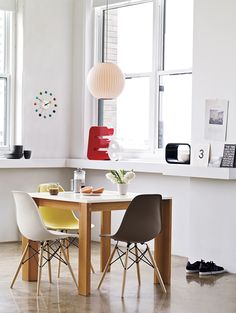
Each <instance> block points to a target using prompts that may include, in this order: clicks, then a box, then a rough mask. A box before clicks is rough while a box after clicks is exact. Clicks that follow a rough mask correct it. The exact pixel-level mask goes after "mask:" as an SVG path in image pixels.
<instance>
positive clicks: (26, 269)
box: [22, 236, 38, 281]
mask: <svg viewBox="0 0 236 313" xmlns="http://www.w3.org/2000/svg"><path fill="white" fill-rule="evenodd" d="M28 242H29V243H30V245H31V247H32V248H34V249H35V250H38V242H36V241H31V240H28V239H27V238H25V237H23V236H22V251H23V250H24V248H25V247H26V245H27V243H28ZM33 254H34V251H33V250H32V249H30V248H29V249H28V251H27V253H26V255H25V260H27V259H29V260H28V261H27V262H25V263H24V264H23V266H22V279H23V280H25V281H37V276H38V254H36V255H35V256H34V257H32V258H31V259H30V257H31V256H32V255H33Z"/></svg>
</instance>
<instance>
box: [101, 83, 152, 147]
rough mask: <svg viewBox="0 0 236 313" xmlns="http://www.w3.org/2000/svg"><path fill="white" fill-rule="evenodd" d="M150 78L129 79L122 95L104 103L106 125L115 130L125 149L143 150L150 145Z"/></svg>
mask: <svg viewBox="0 0 236 313" xmlns="http://www.w3.org/2000/svg"><path fill="white" fill-rule="evenodd" d="M149 93H150V78H147V77H146V78H133V79H127V80H126V84H125V89H124V91H123V93H122V95H121V96H120V97H119V98H118V99H116V100H112V101H104V103H105V104H104V125H106V126H112V127H114V128H115V136H116V137H117V138H118V139H120V140H121V141H122V144H123V145H124V147H125V148H128V149H143V148H147V146H148V144H149Z"/></svg>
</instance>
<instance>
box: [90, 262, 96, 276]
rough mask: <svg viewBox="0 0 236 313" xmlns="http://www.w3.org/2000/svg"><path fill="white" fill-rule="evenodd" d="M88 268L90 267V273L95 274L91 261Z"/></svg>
mask: <svg viewBox="0 0 236 313" xmlns="http://www.w3.org/2000/svg"><path fill="white" fill-rule="evenodd" d="M90 268H91V271H92V273H93V274H95V271H94V268H93V265H92V263H91V264H90Z"/></svg>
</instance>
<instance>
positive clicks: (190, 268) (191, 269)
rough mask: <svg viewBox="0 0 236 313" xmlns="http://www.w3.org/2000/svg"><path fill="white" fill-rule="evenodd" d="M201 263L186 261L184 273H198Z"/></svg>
mask: <svg viewBox="0 0 236 313" xmlns="http://www.w3.org/2000/svg"><path fill="white" fill-rule="evenodd" d="M202 262H203V261H202V260H201V261H196V262H194V263H192V264H191V263H190V262H189V261H188V263H187V265H186V273H187V274H192V273H199V268H200V264H201V263H202Z"/></svg>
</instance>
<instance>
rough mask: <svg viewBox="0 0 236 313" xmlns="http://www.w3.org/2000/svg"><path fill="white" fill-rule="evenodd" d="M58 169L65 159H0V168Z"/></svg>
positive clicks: (64, 164) (64, 165)
mask: <svg viewBox="0 0 236 313" xmlns="http://www.w3.org/2000/svg"><path fill="white" fill-rule="evenodd" d="M58 167H59V168H60V167H62V168H63V167H66V159H28V160H26V159H0V168H19V169H21V168H58Z"/></svg>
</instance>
